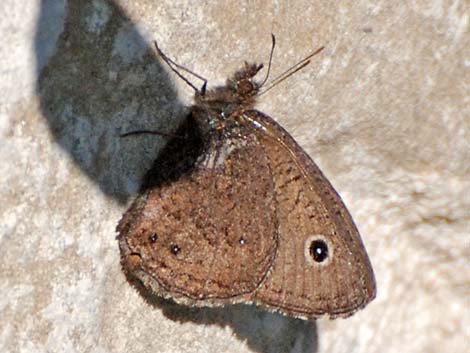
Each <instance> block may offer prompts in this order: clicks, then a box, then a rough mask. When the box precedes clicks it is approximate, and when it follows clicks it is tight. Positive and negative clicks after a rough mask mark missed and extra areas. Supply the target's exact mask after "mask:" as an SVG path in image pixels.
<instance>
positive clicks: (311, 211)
mask: <svg viewBox="0 0 470 353" xmlns="http://www.w3.org/2000/svg"><path fill="white" fill-rule="evenodd" d="M245 119H246V120H247V121H249V122H251V123H252V125H253V126H255V127H256V129H257V130H258V132H259V133H258V139H259V141H260V144H261V145H262V146H263V149H264V152H265V154H266V155H267V156H268V159H269V163H270V165H271V168H272V175H273V181H274V184H275V186H274V189H275V192H276V201H277V217H278V227H279V228H278V233H279V247H278V250H277V253H276V258H275V260H274V264H273V268H272V269H271V270H270V273H269V276H267V277H266V279H265V281H264V282H263V283H262V284H261V285H260V287H259V288H258V289H257V291H256V294H255V297H256V300H257V301H258V302H260V303H261V304H264V305H265V306H267V307H269V308H272V309H275V310H279V311H281V312H283V313H285V314H288V315H294V316H298V317H305V318H316V317H319V316H322V315H324V314H328V315H329V316H330V317H336V316H348V315H351V314H352V313H353V312H354V311H356V310H357V309H359V308H361V307H363V306H365V305H366V304H367V303H368V302H369V301H370V300H372V299H373V298H374V296H375V291H376V289H375V280H374V274H373V271H372V267H371V264H370V261H369V258H368V256H367V253H366V251H365V249H364V246H363V244H362V241H361V237H360V235H359V232H358V230H357V228H356V226H355V225H354V222H353V220H352V218H351V216H350V214H349V212H348V210H347V209H346V207H345V205H344V204H343V202H342V200H341V198H340V197H339V195H338V194H337V193H336V191H335V190H334V189H333V187H332V186H331V184H330V183H329V182H328V180H327V179H326V178H325V176H324V175H323V174H322V172H321V171H320V169H319V168H318V167H317V166H316V165H315V163H314V162H313V161H312V160H311V159H310V157H309V156H308V155H307V154H306V153H305V152H304V151H303V150H302V149H301V147H300V146H299V145H298V144H297V143H296V142H295V141H294V140H293V139H292V137H291V136H290V135H289V134H288V133H287V132H286V131H285V130H284V129H283V128H282V127H281V126H280V125H279V124H277V123H276V122H275V121H274V120H272V119H271V118H270V117H268V116H266V115H264V114H262V113H260V112H258V111H249V112H246V113H245Z"/></svg>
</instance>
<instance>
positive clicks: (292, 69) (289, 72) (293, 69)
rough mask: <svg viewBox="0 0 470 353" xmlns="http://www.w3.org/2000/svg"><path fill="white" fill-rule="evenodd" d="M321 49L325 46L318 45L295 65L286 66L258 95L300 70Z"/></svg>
mask: <svg viewBox="0 0 470 353" xmlns="http://www.w3.org/2000/svg"><path fill="white" fill-rule="evenodd" d="M323 49H325V47H324V46H323V47H320V48H318V49H317V50H315V51H314V52H313V53H312V54H310V55H308V56H307V57H305V58H303V59H302V60H300V61H299V62H298V63H296V64H295V65H293V66H291V67H290V68H288V69H287V70H286V71H284V72H283V73H281V74H280V75H278V76H277V77H276V78H274V79H273V80H272V82H271V83H270V85H269V86H268V87H267V88H266V89H264V90H263V92H260V93H259V94H258V95H262V94H265V93H266V92H267V91H269V90H270V89H271V88H273V87H274V86H276V85H278V84H279V83H281V82H282V81H284V80H285V79H286V78H288V77H290V76H292V75H293V74H295V73H296V72H297V71H300V70H302V69H303V68H304V67H305V66H307V65H308V64H310V61H311V60H310V59H311V58H312V57H313V56H315V55H317V54H318V53H320V52H321V51H322V50H323Z"/></svg>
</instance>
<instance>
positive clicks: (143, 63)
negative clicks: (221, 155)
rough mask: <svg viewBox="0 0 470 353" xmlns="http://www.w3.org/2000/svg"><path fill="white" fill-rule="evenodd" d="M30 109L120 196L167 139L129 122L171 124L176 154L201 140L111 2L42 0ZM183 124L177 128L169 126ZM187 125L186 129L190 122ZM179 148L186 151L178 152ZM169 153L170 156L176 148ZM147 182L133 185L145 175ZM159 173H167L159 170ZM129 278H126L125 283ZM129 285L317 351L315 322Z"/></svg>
mask: <svg viewBox="0 0 470 353" xmlns="http://www.w3.org/2000/svg"><path fill="white" fill-rule="evenodd" d="M35 55H36V73H37V82H36V91H37V96H38V97H39V107H40V110H41V113H42V115H43V116H44V118H45V119H46V122H47V126H48V127H49V130H50V133H51V135H52V136H53V138H54V140H55V141H56V143H57V144H58V145H59V146H60V147H61V148H62V150H64V151H65V152H66V153H67V154H68V155H69V156H70V157H71V159H72V160H73V161H74V162H75V164H76V165H77V166H78V167H79V169H80V170H81V171H82V172H83V173H84V174H85V175H86V176H88V177H89V178H90V180H92V181H93V182H95V183H96V184H97V185H98V187H99V188H100V190H101V191H102V192H103V193H104V194H105V195H107V196H109V197H112V198H113V199H115V200H117V201H118V202H120V203H126V201H127V200H128V199H129V198H130V197H131V196H132V195H133V194H135V193H136V192H137V191H138V190H139V188H141V189H142V190H144V189H145V188H148V187H152V183H153V182H154V181H155V178H153V177H150V178H149V177H148V176H149V175H152V173H153V171H155V170H161V164H159V162H161V159H159V158H157V159H156V158H155V156H161V155H165V154H171V153H170V152H169V151H168V148H167V147H166V146H167V144H168V138H165V137H162V136H155V135H141V136H130V137H126V138H123V137H121V134H122V133H125V132H128V131H135V130H155V131H160V132H175V131H176V135H178V134H180V136H183V137H185V140H181V139H179V140H178V139H177V143H178V144H179V146H182V147H181V149H179V151H180V153H185V154H186V157H190V158H192V157H196V156H197V153H196V152H197V148H193V147H194V146H198V144H199V143H200V141H199V140H198V139H197V137H196V139H193V140H191V138H189V139H188V138H187V136H185V134H186V132H185V131H186V129H187V128H188V125H187V123H186V119H185V117H186V115H187V114H186V108H185V107H184V106H183V104H182V103H181V101H180V99H179V98H178V95H177V93H176V92H175V90H174V88H173V85H172V83H171V80H170V77H169V75H168V71H167V69H166V68H164V67H162V64H161V62H160V61H159V60H158V58H157V57H156V55H155V52H154V50H153V48H152V47H151V45H149V40H147V39H146V38H145V36H144V34H142V33H141V32H140V31H139V30H137V29H136V26H135V24H134V23H133V22H132V20H131V19H130V18H129V17H128V16H127V15H126V14H125V12H124V11H123V9H121V8H120V7H119V6H118V5H117V4H115V3H114V2H113V1H101V2H97V1H93V0H84V1H72V2H68V3H67V5H66V4H65V2H60V1H51V0H43V1H42V2H41V8H40V15H39V19H38V23H37V30H36V38H35ZM179 128H180V129H181V128H183V130H184V131H183V132H181V131H182V130H178V129H179ZM189 130H191V127H189ZM185 151H186V152H185ZM175 156H176V154H175ZM148 170H150V172H149V173H148V174H147V178H146V182H144V184H143V185H141V180H142V178H143V176H144V175H145V173H146V172H147V171H148ZM167 177H168V176H167ZM130 282H131V281H130ZM131 284H133V285H134V286H136V288H138V289H139V291H140V293H141V294H142V296H143V297H144V298H145V299H146V300H147V301H148V302H149V303H150V304H152V305H153V306H154V307H155V308H156V309H157V308H158V309H160V310H162V312H163V313H164V315H165V316H167V317H168V318H169V319H171V320H175V321H180V322H185V321H192V322H194V323H197V324H201V325H219V326H226V325H229V326H230V327H232V329H233V331H234V333H235V335H236V336H237V337H239V338H240V339H242V340H246V341H247V344H248V345H249V346H250V347H251V348H252V349H254V350H255V351H257V352H286V351H290V350H291V349H292V347H297V348H296V349H297V350H296V351H300V352H308V353H311V352H316V350H317V339H316V325H315V323H313V322H306V321H302V320H297V319H293V318H288V317H284V316H282V315H279V314H275V313H269V312H266V311H263V310H261V309H259V308H257V307H256V306H253V305H251V306H249V305H232V306H229V307H226V308H189V307H184V306H180V305H177V304H175V303H174V302H172V301H169V300H164V299H161V298H157V297H155V296H152V294H151V293H149V292H148V291H147V290H146V289H145V288H143V287H142V286H141V285H140V284H139V283H136V282H135V281H132V282H131Z"/></svg>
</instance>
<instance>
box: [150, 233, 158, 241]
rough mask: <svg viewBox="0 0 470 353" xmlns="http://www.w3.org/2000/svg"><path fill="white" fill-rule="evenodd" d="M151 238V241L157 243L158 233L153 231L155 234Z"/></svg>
mask: <svg viewBox="0 0 470 353" xmlns="http://www.w3.org/2000/svg"><path fill="white" fill-rule="evenodd" d="M149 239H150V242H151V243H155V242H156V241H157V239H158V235H157V234H156V233H153V234H152V235H151V236H150V237H149Z"/></svg>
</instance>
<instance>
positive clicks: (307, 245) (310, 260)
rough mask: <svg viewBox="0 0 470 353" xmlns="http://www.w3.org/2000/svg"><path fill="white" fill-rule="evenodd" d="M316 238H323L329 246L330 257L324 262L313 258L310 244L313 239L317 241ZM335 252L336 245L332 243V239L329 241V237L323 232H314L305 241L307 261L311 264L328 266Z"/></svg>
mask: <svg viewBox="0 0 470 353" xmlns="http://www.w3.org/2000/svg"><path fill="white" fill-rule="evenodd" d="M315 240H323V241H324V242H325V244H326V245H327V246H328V257H327V259H326V260H325V261H323V262H316V261H315V260H314V259H312V255H311V254H310V244H312V241H315ZM333 254H334V246H333V244H332V243H331V241H329V240H328V239H327V237H326V236H325V235H323V234H313V235H311V236H309V237H308V238H307V239H306V240H305V243H304V256H305V261H307V263H308V264H309V265H310V266H327V265H329V264H330V262H331V259H332V258H333Z"/></svg>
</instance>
